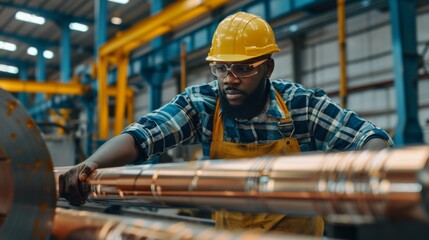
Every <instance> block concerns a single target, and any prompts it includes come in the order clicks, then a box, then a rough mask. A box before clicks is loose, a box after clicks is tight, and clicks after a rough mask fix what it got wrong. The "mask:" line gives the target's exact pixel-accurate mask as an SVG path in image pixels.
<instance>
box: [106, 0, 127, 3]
mask: <svg viewBox="0 0 429 240" xmlns="http://www.w3.org/2000/svg"><path fill="white" fill-rule="evenodd" d="M109 2H114V3H119V4H127V3H128V2H129V0H109Z"/></svg>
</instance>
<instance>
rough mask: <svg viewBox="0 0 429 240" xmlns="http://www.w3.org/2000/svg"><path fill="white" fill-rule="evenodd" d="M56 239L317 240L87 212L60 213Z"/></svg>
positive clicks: (56, 217)
mask: <svg viewBox="0 0 429 240" xmlns="http://www.w3.org/2000/svg"><path fill="white" fill-rule="evenodd" d="M52 236H53V237H54V238H55V239H57V240H62V239H67V240H70V239H106V240H109V239H112V240H113V239H158V240H161V239H186V240H191V239H201V240H206V239H231V240H232V239H254V240H258V239H272V240H275V239H285V237H287V239H302V240H305V239H314V238H310V237H301V236H293V235H285V234H283V235H276V234H266V233H261V232H259V233H257V232H254V231H253V232H251V231H244V232H230V231H223V230H216V229H214V228H212V227H207V226H203V225H196V224H189V223H185V222H173V221H168V220H159V219H158V220H153V219H149V218H142V217H139V218H131V217H126V218H125V217H120V216H113V215H108V214H101V213H93V212H86V211H76V210H65V209H61V208H57V209H56V214H55V219H54V224H53V228H52Z"/></svg>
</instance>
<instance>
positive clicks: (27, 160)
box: [0, 89, 56, 239]
mask: <svg viewBox="0 0 429 240" xmlns="http://www.w3.org/2000/svg"><path fill="white" fill-rule="evenodd" d="M41 136H42V135H41V133H40V131H39V129H38V127H37V125H36V124H35V122H34V121H33V119H32V118H31V117H30V116H29V115H28V114H27V112H26V110H25V109H24V108H23V107H22V106H21V105H20V103H19V102H18V101H17V100H16V99H14V97H13V96H12V95H10V94H9V93H7V92H5V91H3V90H1V89H0V176H1V180H0V193H1V194H0V239H47V238H48V237H49V235H50V231H51V225H52V221H53V216H54V209H55V204H56V197H55V180H54V174H53V167H52V161H51V157H50V155H49V152H48V149H47V147H46V145H45V142H44V141H43V139H42V137H41Z"/></svg>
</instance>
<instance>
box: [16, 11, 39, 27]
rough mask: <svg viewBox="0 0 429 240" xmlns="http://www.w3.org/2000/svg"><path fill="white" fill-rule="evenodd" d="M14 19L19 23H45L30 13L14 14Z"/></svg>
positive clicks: (19, 12)
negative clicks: (19, 21)
mask: <svg viewBox="0 0 429 240" xmlns="http://www.w3.org/2000/svg"><path fill="white" fill-rule="evenodd" d="M15 18H16V19H18V20H21V21H25V22H30V23H35V24H39V25H43V24H44V23H45V18H44V17H40V16H37V15H34V14H31V13H26V12H21V11H18V12H16V14H15Z"/></svg>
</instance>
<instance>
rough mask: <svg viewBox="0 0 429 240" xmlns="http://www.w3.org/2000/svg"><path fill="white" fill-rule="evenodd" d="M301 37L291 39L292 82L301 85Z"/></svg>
mask: <svg viewBox="0 0 429 240" xmlns="http://www.w3.org/2000/svg"><path fill="white" fill-rule="evenodd" d="M303 41H304V37H303V36H301V35H300V36H297V37H294V38H292V44H293V47H292V51H293V53H292V64H293V65H292V67H293V73H292V74H293V81H294V82H296V83H299V84H302V73H301V71H302V48H303V45H304V44H303Z"/></svg>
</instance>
